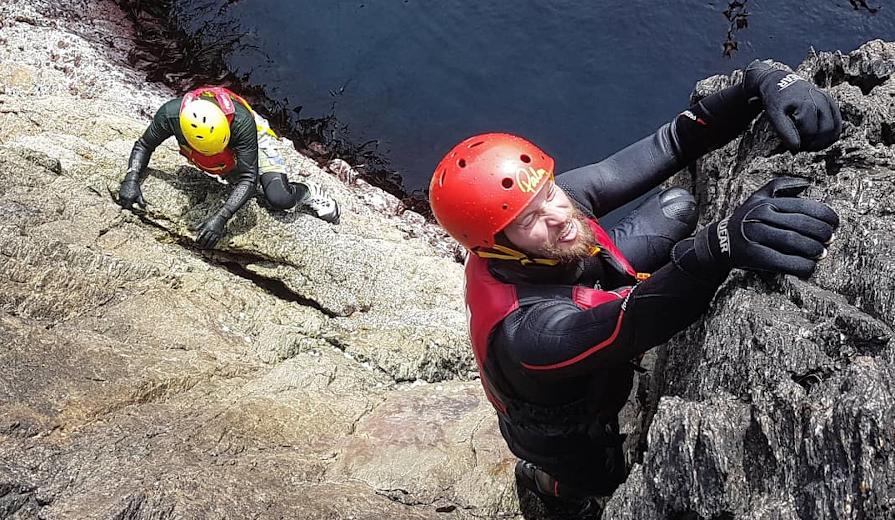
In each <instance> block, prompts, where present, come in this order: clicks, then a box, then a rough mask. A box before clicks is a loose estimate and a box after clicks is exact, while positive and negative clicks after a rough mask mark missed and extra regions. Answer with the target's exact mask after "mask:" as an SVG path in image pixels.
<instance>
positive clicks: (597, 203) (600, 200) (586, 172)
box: [556, 84, 762, 217]
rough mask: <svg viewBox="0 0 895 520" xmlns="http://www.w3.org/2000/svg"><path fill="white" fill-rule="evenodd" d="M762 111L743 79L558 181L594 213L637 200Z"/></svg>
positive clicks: (733, 134)
mask: <svg viewBox="0 0 895 520" xmlns="http://www.w3.org/2000/svg"><path fill="white" fill-rule="evenodd" d="M761 110H762V107H761V103H760V100H759V99H758V98H755V97H750V95H749V94H748V93H747V92H746V91H745V89H744V88H743V86H742V84H737V85H734V86H732V87H728V88H726V89H724V90H721V91H719V92H716V93H714V94H712V95H710V96H707V97H705V98H703V99H702V100H701V101H699V102H698V103H696V104H695V105H693V106H692V107H690V109H689V110H687V111H685V112H682V113H681V114H680V115H678V116H677V117H676V118H675V119H674V120H672V121H671V122H670V123H667V124H665V125H663V126H662V127H661V128H660V129H659V130H658V131H657V132H656V133H654V134H653V135H651V136H649V137H646V138H644V139H642V140H640V141H638V142H636V143H634V144H632V145H631V146H628V147H627V148H625V149H623V150H621V151H619V152H617V153H615V154H613V155H611V156H609V157H607V158H606V159H604V160H603V161H600V162H598V163H595V164H590V165H588V166H582V167H580V168H576V169H574V170H569V171H567V172H565V173H562V174H560V175H558V176H557V177H556V182H557V184H559V185H560V186H561V187H562V188H563V190H564V191H565V192H566V193H567V194H568V195H569V196H571V197H572V198H573V199H574V200H575V201H576V202H577V203H578V204H579V205H581V206H583V207H584V208H586V209H587V210H589V211H591V213H592V214H593V215H594V216H595V217H601V216H603V215H605V214H607V213H609V212H610V211H612V210H614V209H616V208H618V207H620V206H622V205H624V204H626V203H628V202H630V201H632V200H634V199H636V198H637V197H639V196H641V195H643V194H645V193H647V192H648V191H649V190H651V189H653V188H655V187H656V186H658V185H659V184H660V183H661V182H663V181H665V180H666V179H668V178H669V177H671V176H672V175H674V173H676V172H677V171H679V170H681V169H682V168H684V167H685V166H686V165H687V164H689V163H690V162H692V161H694V160H696V159H698V158H699V157H701V156H703V155H705V154H706V153H708V152H710V151H712V150H715V149H717V148H720V147H721V146H724V145H725V144H727V143H729V142H730V141H732V140H733V139H734V138H735V137H736V136H737V135H739V134H740V133H741V132H742V131H743V130H745V128H746V127H747V126H748V125H749V123H750V122H751V121H752V120H753V119H755V116H757V115H758V114H759V113H760V112H761Z"/></svg>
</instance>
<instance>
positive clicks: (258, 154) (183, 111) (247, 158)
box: [118, 87, 339, 248]
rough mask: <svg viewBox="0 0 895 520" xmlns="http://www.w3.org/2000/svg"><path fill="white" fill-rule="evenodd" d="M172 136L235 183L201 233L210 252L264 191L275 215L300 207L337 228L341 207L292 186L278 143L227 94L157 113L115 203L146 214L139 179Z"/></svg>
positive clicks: (190, 97)
mask: <svg viewBox="0 0 895 520" xmlns="http://www.w3.org/2000/svg"><path fill="white" fill-rule="evenodd" d="M171 136H174V137H175V138H176V139H177V144H178V145H180V153H181V154H182V155H183V156H184V157H186V158H187V159H188V160H189V162H190V163H191V164H193V166H196V167H197V168H199V169H200V170H202V171H204V172H205V173H207V174H209V175H211V176H213V177H214V178H215V179H217V180H219V181H221V182H223V183H225V184H233V185H234V187H233V191H232V192H231V193H230V197H229V198H228V199H227V202H225V203H224V205H223V207H221V209H219V210H218V211H217V213H215V214H214V215H213V216H212V217H211V218H209V219H208V220H206V221H205V222H203V223H202V224H201V225H200V226H199V227H198V228H197V230H196V232H197V234H196V243H197V244H198V245H199V247H202V248H211V247H214V245H215V244H216V243H217V242H218V240H220V239H221V236H222V235H223V233H224V227H225V226H226V225H227V221H228V220H230V217H232V216H233V214H234V213H236V212H237V211H238V210H239V208H241V207H242V206H243V205H244V204H245V203H246V201H248V200H249V198H251V197H252V196H253V195H254V194H255V190H256V187H257V186H258V184H259V182H258V181H259V177H258V175H259V171H260V175H261V177H260V186H261V189H262V191H263V193H264V197H265V198H266V199H267V202H268V203H269V204H270V205H271V206H273V207H274V208H276V209H289V208H292V207H293V206H298V207H300V208H302V209H306V210H309V211H310V212H312V213H313V214H314V215H316V216H317V217H319V218H321V219H323V220H325V221H326V222H330V223H338V221H339V206H338V204H336V201H335V200H333V199H332V198H331V197H330V196H329V195H327V194H326V192H324V191H323V189H322V188H321V187H320V186H319V185H318V184H317V183H315V182H312V181H310V180H302V181H300V182H297V181H292V182H290V181H289V178H288V177H287V175H286V171H285V169H286V168H285V161H284V160H283V156H282V154H281V153H280V151H279V149H278V148H277V136H276V134H275V133H274V132H273V130H271V129H270V125H268V123H267V121H266V120H265V119H264V118H263V117H261V116H260V115H258V113H256V112H255V111H254V110H252V108H251V107H250V106H249V104H248V103H247V102H246V100H245V99H243V98H242V97H240V96H238V95H236V94H234V93H233V92H231V91H229V90H227V89H226V88H223V87H205V88H200V89H197V90H193V91H192V92H189V93H187V94H186V95H184V96H183V97H180V98H175V99H172V100H170V101H168V102H167V103H165V104H164V105H162V107H161V108H159V109H158V111H157V112H156V113H155V117H153V119H152V123H151V124H150V125H149V127H147V128H146V130H145V131H144V132H143V135H142V136H141V137H140V138H139V139H138V140H137V142H136V143H134V148H133V150H132V151H131V156H130V160H129V161H128V166H127V174H126V175H125V176H124V181H123V182H122V183H121V187H120V189H119V191H118V202H119V204H121V206H123V207H125V208H127V209H131V208H132V207H133V205H134V204H135V203H136V204H138V205H139V206H142V207H144V208H145V206H146V201H145V200H144V199H143V193H142V191H141V190H140V180H141V177H142V174H143V172H144V171H145V169H146V166H147V165H148V164H149V157H150V156H151V155H152V152H154V151H155V149H156V148H157V147H158V145H160V144H161V143H162V142H163V141H164V140H166V139H168V138H169V137H171Z"/></svg>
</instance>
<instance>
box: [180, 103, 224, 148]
mask: <svg viewBox="0 0 895 520" xmlns="http://www.w3.org/2000/svg"><path fill="white" fill-rule="evenodd" d="M180 130H181V131H183V136H184V137H185V138H186V141H187V142H188V143H189V144H190V147H191V148H192V149H194V150H196V151H197V152H199V153H201V154H202V155H215V154H218V153H221V152H222V151H224V148H226V147H227V143H228V142H230V123H229V121H227V116H225V115H224V112H223V111H222V110H221V109H220V108H219V107H218V106H217V105H216V104H214V103H212V102H211V101H208V100H205V99H195V100H193V101H190V102H189V103H187V104H186V105H185V106H184V107H183V108H182V109H181V110H180Z"/></svg>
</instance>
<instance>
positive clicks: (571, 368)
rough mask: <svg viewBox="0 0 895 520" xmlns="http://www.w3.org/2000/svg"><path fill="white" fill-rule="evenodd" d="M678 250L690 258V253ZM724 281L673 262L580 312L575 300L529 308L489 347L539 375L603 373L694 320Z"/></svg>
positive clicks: (504, 327)
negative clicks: (693, 273)
mask: <svg viewBox="0 0 895 520" xmlns="http://www.w3.org/2000/svg"><path fill="white" fill-rule="evenodd" d="M690 247H691V248H692V240H691V241H690ZM678 252H679V253H681V254H682V255H687V254H688V252H687V251H686V249H685V248H681V250H679V251H678ZM726 277H727V272H726V271H724V272H720V271H719V272H715V273H711V274H709V275H707V276H706V277H705V278H704V279H697V278H694V277H692V276H691V275H689V274H687V273H686V272H684V270H682V269H681V268H679V267H678V266H677V265H676V264H675V263H671V262H669V263H668V264H666V265H665V266H664V267H662V268H661V269H659V270H658V271H656V272H655V273H653V275H652V276H651V277H650V278H648V279H647V280H645V281H643V282H641V283H639V284H638V285H636V286H635V287H634V288H633V289H631V290H630V292H628V293H627V294H626V295H625V293H620V295H619V297H617V298H615V299H612V300H609V301H606V302H604V303H602V304H600V305H598V306H596V307H594V308H591V309H581V308H580V307H578V306H577V305H576V304H575V303H574V302H573V301H572V300H571V299H555V300H551V301H547V302H541V303H536V304H534V305H531V306H523V307H521V308H519V309H517V310H515V311H514V312H513V313H511V314H510V315H509V316H507V317H506V318H505V319H504V320H503V321H502V322H501V323H500V325H499V326H498V327H497V328H496V329H495V331H494V333H493V334H492V336H491V341H492V344H491V346H492V348H494V349H495V350H497V351H502V353H503V354H504V356H502V357H504V358H505V359H506V358H508V359H509V360H511V362H512V363H514V364H515V365H516V366H518V367H519V368H520V369H521V370H523V371H524V372H526V373H528V374H529V375H531V376H534V377H537V378H542V377H546V378H550V377H559V378H565V377H574V376H579V375H583V374H586V373H590V372H594V371H597V370H604V369H606V368H609V367H612V366H613V365H619V364H622V363H626V362H627V361H628V360H630V359H633V358H635V357H637V356H638V355H639V354H641V353H643V352H645V351H647V350H648V349H650V348H652V347H654V346H656V345H659V344H661V343H664V342H665V341H667V340H668V339H669V338H671V336H673V335H674V334H675V333H677V332H679V331H681V330H683V329H684V328H686V327H687V326H688V325H690V324H691V323H693V322H694V321H695V320H696V319H697V318H698V317H699V316H701V315H702V314H703V313H704V312H705V310H706V308H707V307H708V305H709V303H710V302H711V300H712V297H713V296H714V294H715V291H716V290H717V288H718V286H719V285H720V284H721V282H723V281H724V279H725V278H726Z"/></svg>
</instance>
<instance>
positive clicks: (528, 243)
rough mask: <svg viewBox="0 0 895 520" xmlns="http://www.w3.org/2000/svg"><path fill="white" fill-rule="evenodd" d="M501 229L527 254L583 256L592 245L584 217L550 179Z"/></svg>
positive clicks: (566, 259)
mask: <svg viewBox="0 0 895 520" xmlns="http://www.w3.org/2000/svg"><path fill="white" fill-rule="evenodd" d="M503 232H504V234H505V235H506V237H507V238H508V239H509V240H510V241H511V242H512V243H513V244H514V245H516V246H517V247H519V248H520V249H522V250H524V251H526V252H527V253H529V254H530V255H533V256H535V257H538V258H548V259H551V260H558V261H560V262H574V261H577V260H579V259H581V258H586V257H588V256H590V254H591V253H590V251H591V248H592V247H593V246H595V245H596V237H595V236H594V232H593V230H592V229H591V228H590V226H589V225H588V223H587V218H586V217H585V216H584V214H583V213H582V212H581V210H579V209H578V207H577V206H575V204H574V203H572V201H571V200H570V199H569V197H568V196H567V195H566V194H565V192H563V191H562V189H560V188H559V187H558V186H556V184H554V183H553V182H550V183H549V184H548V185H547V186H545V187H544V188H543V189H542V190H541V191H540V193H538V195H537V196H536V197H535V198H534V199H533V200H532V202H531V204H529V205H528V207H526V208H525V210H524V211H523V212H522V213H521V214H520V215H519V216H518V217H516V219H515V220H513V222H511V223H510V225H508V226H507V227H506V228H504V230H503Z"/></svg>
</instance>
